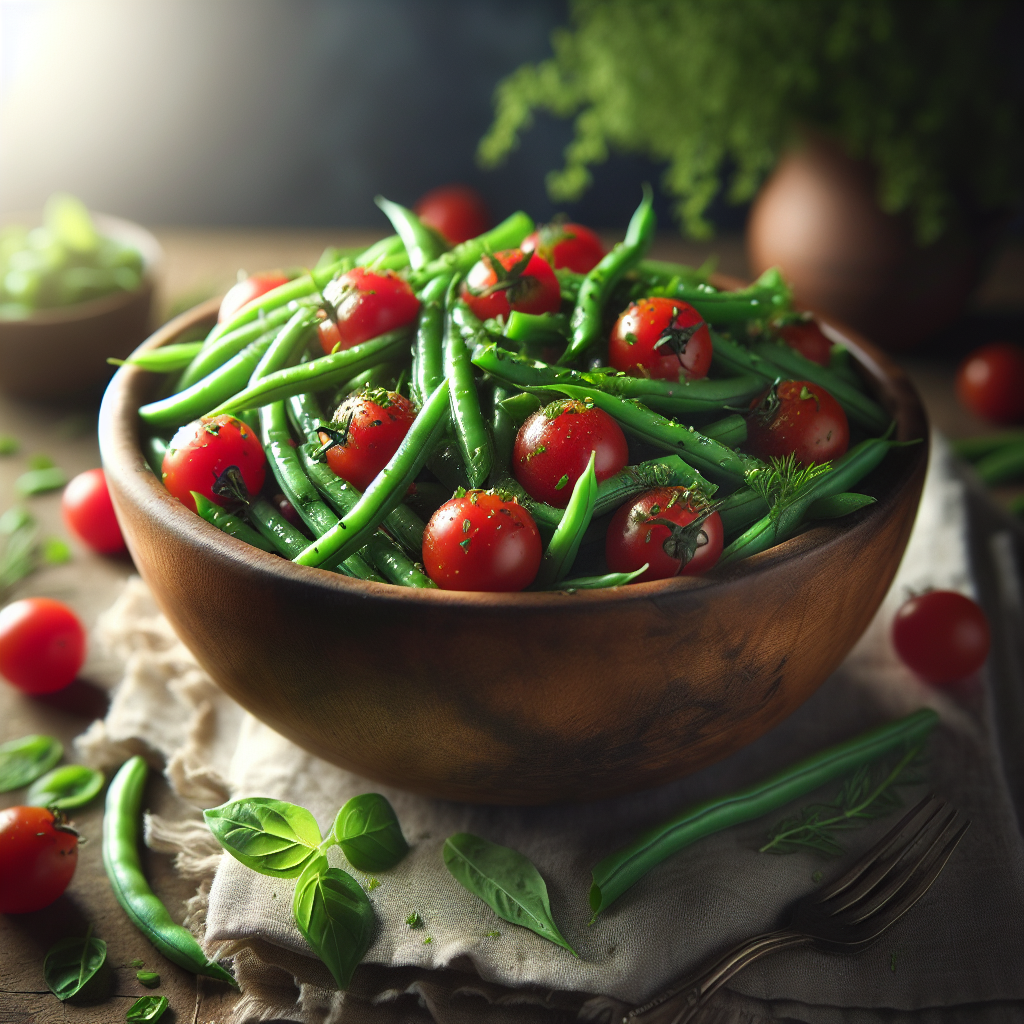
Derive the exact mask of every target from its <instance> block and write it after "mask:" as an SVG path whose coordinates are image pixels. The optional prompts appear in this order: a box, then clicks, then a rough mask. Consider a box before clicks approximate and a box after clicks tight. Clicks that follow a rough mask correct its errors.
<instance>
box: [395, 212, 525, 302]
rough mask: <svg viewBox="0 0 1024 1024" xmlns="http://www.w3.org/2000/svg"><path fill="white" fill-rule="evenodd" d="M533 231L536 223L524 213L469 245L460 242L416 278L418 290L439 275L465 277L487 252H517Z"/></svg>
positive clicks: (421, 270)
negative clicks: (520, 244)
mask: <svg viewBox="0 0 1024 1024" xmlns="http://www.w3.org/2000/svg"><path fill="white" fill-rule="evenodd" d="M532 230H533V221H532V220H531V218H530V217H528V216H527V215H526V214H525V213H523V212H522V211H521V210H520V211H518V212H517V213H513V214H512V216H511V217H506V218H505V219H504V220H503V221H502V222H501V223H500V224H499V225H497V227H493V228H491V230H490V231H485V232H484V233H483V234H482V235H478V236H477V237H476V238H471V239H469V241H467V242H460V243H459V244H458V245H457V246H455V248H454V249H452V250H450V251H449V252H446V253H444V255H442V256H438V258H437V259H436V260H431V261H430V262H429V263H428V264H427V265H426V266H425V267H421V268H420V269H419V270H418V271H416V272H415V273H414V274H413V275H412V278H411V280H412V284H413V287H414V288H422V287H423V285H424V284H426V282H427V281H429V280H430V279H431V278H432V277H437V276H438V274H446V273H455V274H465V273H466V272H467V271H468V270H469V268H470V267H472V266H473V264H474V263H476V262H477V260H479V259H480V258H481V257H482V256H483V254H484V253H485V252H496V251H497V250H499V249H514V248H515V247H516V246H517V245H519V243H520V242H521V241H522V240H523V239H524V238H525V237H526V236H527V235H528V234H529V233H530V232H531V231H532Z"/></svg>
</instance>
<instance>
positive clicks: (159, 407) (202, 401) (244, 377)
mask: <svg viewBox="0 0 1024 1024" xmlns="http://www.w3.org/2000/svg"><path fill="white" fill-rule="evenodd" d="M274 333H275V332H268V333H267V334H265V335H264V336H263V337H261V338H260V339H259V340H257V341H254V342H252V343H251V344H249V345H247V346H246V347H245V348H244V349H242V351H241V352H239V353H238V355H236V356H233V357H232V358H231V359H229V360H228V361H227V362H226V363H224V364H223V365H222V366H219V367H217V369H216V370H214V371H213V373H211V374H208V375H207V376H206V377H204V378H203V379H202V380H199V381H196V383H195V384H193V385H192V386H191V387H189V388H186V389H185V390H184V391H179V392H178V393H177V394H176V395H171V396H170V397H169V398H161V399H159V400H158V401H156V402H150V403H149V404H148V405H144V406H143V407H142V408H141V409H140V410H139V415H140V416H141V417H142V419H143V420H144V421H145V422H146V423H148V424H149V425H150V426H151V427H178V426H181V424H183V423H191V422H192V420H194V419H198V418H199V417H200V416H205V415H206V414H207V413H209V412H210V410H211V409H214V407H215V406H216V405H217V404H218V403H221V402H224V401H225V400H226V399H230V398H231V396H232V395H235V394H238V392H239V391H241V389H242V388H244V387H245V385H246V384H247V382H248V380H249V378H250V377H251V376H252V371H253V370H255V369H256V366H257V365H258V363H259V361H260V359H262V358H263V353H264V352H266V351H267V349H268V348H270V345H271V342H272V341H273V340H274ZM243 393H244V392H243ZM255 404H256V403H253V402H246V403H244V404H241V405H239V406H237V408H233V409H232V412H234V413H237V412H240V411H242V410H243V409H248V408H252V407H253V406H254V405H255ZM217 411H218V412H220V411H226V410H217Z"/></svg>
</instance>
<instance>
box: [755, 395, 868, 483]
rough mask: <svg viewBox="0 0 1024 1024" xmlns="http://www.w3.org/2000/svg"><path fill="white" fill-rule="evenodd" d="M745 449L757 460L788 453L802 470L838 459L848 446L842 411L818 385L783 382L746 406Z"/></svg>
mask: <svg viewBox="0 0 1024 1024" xmlns="http://www.w3.org/2000/svg"><path fill="white" fill-rule="evenodd" d="M750 408H751V413H750V415H749V416H748V417H747V444H746V449H747V451H748V452H750V453H751V454H752V455H756V456H757V457H758V458H759V459H764V460H765V461H767V460H768V459H770V458H777V459H781V458H785V457H786V456H787V455H789V454H790V452H792V453H793V454H794V455H795V456H796V461H797V462H798V463H800V465H802V466H808V465H810V464H811V463H812V462H828V461H829V460H830V459H838V458H839V456H840V455H842V454H843V453H844V452H845V451H846V449H847V448H848V447H849V445H850V426H849V424H848V423H847V422H846V413H845V412H843V407H842V406H841V405H840V404H839V403H838V402H837V401H836V400H835V399H834V398H833V397H832V396H831V395H830V394H829V393H828V392H827V391H826V390H825V389H824V388H823V387H822V386H821V385H820V384H814V383H812V382H811V381H809V380H784V381H782V383H780V384H778V385H773V386H772V387H770V388H769V389H768V390H767V391H766V392H765V393H764V394H763V395H761V396H760V397H759V398H755V399H754V400H753V401H752V402H751V403H750Z"/></svg>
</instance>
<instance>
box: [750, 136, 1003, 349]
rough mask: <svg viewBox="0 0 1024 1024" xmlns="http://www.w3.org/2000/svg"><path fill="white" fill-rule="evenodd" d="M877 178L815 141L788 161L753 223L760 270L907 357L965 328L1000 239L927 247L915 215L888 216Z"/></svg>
mask: <svg viewBox="0 0 1024 1024" xmlns="http://www.w3.org/2000/svg"><path fill="white" fill-rule="evenodd" d="M875 195H876V189H875V175H874V174H873V172H872V171H871V169H870V168H869V167H868V166H867V165H866V164H864V163H862V162H859V161H856V160H853V159H851V158H850V157H848V156H847V155H846V154H845V153H844V152H843V151H842V150H841V149H839V148H838V147H837V146H835V145H833V144H831V143H829V142H827V141H824V140H822V139H811V140H809V141H808V142H806V143H805V144H804V145H803V146H802V147H801V148H799V149H796V150H793V151H792V152H790V153H789V154H788V155H786V156H785V157H783V159H782V160H781V161H780V163H779V165H778V167H777V168H776V170H775V172H774V173H773V174H772V176H771V177H770V178H769V179H768V181H767V182H766V183H765V185H764V187H763V188H762V189H761V191H760V193H759V195H758V197H757V199H756V201H755V202H754V205H753V207H752V209H751V212H750V219H749V221H748V224H747V254H748V258H749V261H750V265H751V268H752V269H753V270H754V271H755V273H758V274H759V273H761V272H762V271H763V270H766V269H767V268H768V267H772V266H778V267H781V268H782V271H783V273H784V274H785V276H786V277H787V279H788V280H789V281H790V282H791V283H792V284H793V287H794V293H795V296H796V299H797V301H798V302H799V303H800V304H801V305H803V306H806V307H807V308H809V309H813V310H815V311H817V312H821V313H825V314H827V315H831V316H834V317H837V318H838V319H840V320H843V321H844V322H846V323H848V324H851V325H852V326H853V327H855V328H856V329H857V330H859V331H863V332H864V333H865V334H866V335H868V337H870V338H871V339H872V340H873V341H876V342H877V343H879V344H880V345H882V346H884V347H885V348H888V349H891V350H900V349H907V348H911V347H913V346H914V345H917V344H918V343H919V342H921V341H922V340H923V339H924V338H926V337H928V336H929V335H930V334H933V333H934V332H935V331H937V330H939V329H941V328H942V327H944V326H945V325H946V324H948V323H949V322H950V321H952V320H953V319H955V317H956V316H957V314H958V313H959V312H960V311H961V310H962V309H963V306H964V303H965V302H966V300H967V298H968V296H969V295H970V293H971V291H972V290H973V288H974V287H975V285H976V284H977V283H978V281H979V277H980V274H981V270H982V267H983V262H984V256H985V254H986V253H987V252H988V251H989V250H990V248H991V244H992V241H993V240H994V236H993V233H992V232H991V231H985V230H980V229H979V230H978V231H977V232H976V233H974V234H968V233H965V232H963V231H953V232H950V233H949V234H947V235H946V236H944V237H943V238H942V239H940V240H939V241H938V242H936V243H934V244H932V245H928V246H923V247H922V246H919V245H918V244H917V243H916V242H915V240H914V235H913V225H912V222H911V219H910V217H909V216H907V215H900V216H898V217H896V216H890V215H888V214H885V213H882V211H881V210H880V209H879V208H878V204H877V202H876V200H875Z"/></svg>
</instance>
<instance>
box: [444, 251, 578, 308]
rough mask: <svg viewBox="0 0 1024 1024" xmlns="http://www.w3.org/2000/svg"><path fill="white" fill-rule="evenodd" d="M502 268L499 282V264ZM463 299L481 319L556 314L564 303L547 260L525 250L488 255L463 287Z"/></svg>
mask: <svg viewBox="0 0 1024 1024" xmlns="http://www.w3.org/2000/svg"><path fill="white" fill-rule="evenodd" d="M496 264H497V265H498V266H499V267H500V268H501V274H502V279H501V280H500V281H499V279H498V272H497V271H495V265H496ZM462 299H463V301H464V302H465V303H466V304H467V305H468V306H469V308H470V309H471V310H473V312H474V313H476V315H477V316H478V317H480V319H481V320H488V319H490V318H491V317H498V316H504V317H507V316H508V315H509V313H510V312H511V311H512V310H513V309H515V310H518V311H519V312H521V313H556V312H558V308H559V306H561V304H562V290H561V288H560V287H559V285H558V278H557V277H555V272H554V271H553V270H552V269H551V265H550V264H549V263H548V261H547V260H543V259H541V258H540V257H539V256H531V255H530V254H529V253H524V252H523V251H522V250H521V249H505V250H503V251H502V252H495V253H488V254H487V255H486V256H484V258H483V259H482V260H480V261H479V262H478V263H475V264H474V265H473V267H472V269H471V270H470V271H469V273H468V274H467V275H466V280H465V282H464V283H463V285H462Z"/></svg>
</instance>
